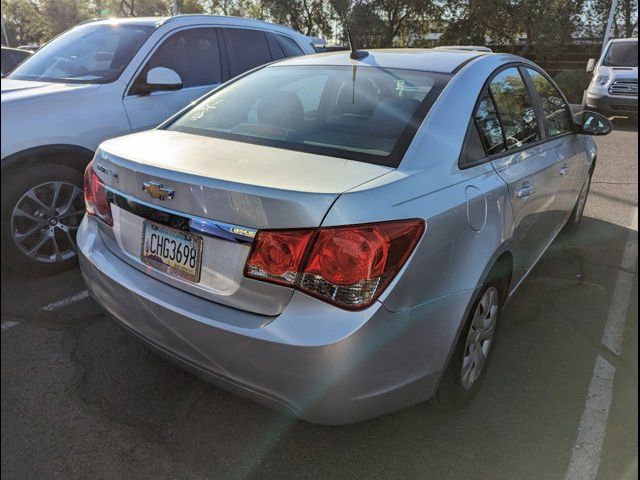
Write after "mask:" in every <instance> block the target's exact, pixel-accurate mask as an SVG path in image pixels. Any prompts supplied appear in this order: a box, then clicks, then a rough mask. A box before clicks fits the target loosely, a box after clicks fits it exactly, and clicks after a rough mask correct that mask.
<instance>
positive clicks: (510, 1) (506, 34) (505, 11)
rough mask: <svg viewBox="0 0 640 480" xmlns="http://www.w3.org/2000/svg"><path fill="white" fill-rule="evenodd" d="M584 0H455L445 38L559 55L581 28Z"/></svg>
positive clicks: (450, 4) (519, 50)
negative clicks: (505, 45) (534, 49)
mask: <svg viewBox="0 0 640 480" xmlns="http://www.w3.org/2000/svg"><path fill="white" fill-rule="evenodd" d="M583 5H584V0H453V1H451V2H448V3H447V16H448V18H450V22H448V24H447V26H446V28H445V31H444V40H445V42H448V43H474V44H478V45H484V44H486V43H494V44H496V43H498V44H507V45H514V46H517V47H518V49H517V51H516V53H519V54H520V55H527V54H528V53H529V52H530V51H531V50H532V49H533V48H534V47H535V48H536V51H537V52H539V53H546V54H551V55H553V54H555V53H558V52H559V51H560V49H561V48H562V46H563V45H566V44H567V43H569V42H570V41H571V37H572V34H573V33H574V32H576V31H579V27H580V22H581V20H582V16H581V13H582V11H583Z"/></svg>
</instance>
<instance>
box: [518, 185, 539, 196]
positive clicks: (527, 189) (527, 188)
mask: <svg viewBox="0 0 640 480" xmlns="http://www.w3.org/2000/svg"><path fill="white" fill-rule="evenodd" d="M534 191H535V190H534V189H533V187H532V186H531V184H530V183H529V182H524V183H523V184H522V188H520V190H518V191H517V192H516V196H517V197H518V198H527V197H530V196H531V195H533V192H534Z"/></svg>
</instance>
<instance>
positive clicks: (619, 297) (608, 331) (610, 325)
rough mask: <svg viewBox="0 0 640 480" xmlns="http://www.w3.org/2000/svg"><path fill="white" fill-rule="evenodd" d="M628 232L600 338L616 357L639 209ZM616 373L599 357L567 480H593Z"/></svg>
mask: <svg viewBox="0 0 640 480" xmlns="http://www.w3.org/2000/svg"><path fill="white" fill-rule="evenodd" d="M629 228H630V230H631V231H630V232H629V234H628V236H627V242H626V244H625V247H624V252H623V254H622V259H621V260H620V271H619V272H618V276H617V278H616V284H615V287H614V290H613V297H612V300H611V305H610V307H609V314H608V316H607V323H606V324H605V328H604V332H603V334H602V344H603V345H604V346H605V347H606V348H608V349H609V350H610V351H611V352H613V353H614V354H616V355H620V354H621V353H622V345H623V340H624V327H625V322H626V319H627V311H628V309H629V303H630V301H631V295H632V294H633V291H632V288H633V280H634V273H632V272H634V270H635V266H636V263H637V261H638V235H637V231H638V208H637V207H636V208H634V209H633V213H632V215H631V221H630V222H629ZM615 373H616V369H615V367H614V366H613V365H611V364H610V363H609V362H608V361H607V360H606V359H605V358H604V357H602V356H601V355H598V356H597V358H596V364H595V366H594V367H593V376H592V377H591V383H590V384H589V391H588V392H587V400H586V403H585V406H584V411H583V412H582V418H581V419H580V425H579V427H578V437H577V438H576V443H575V444H574V446H573V452H572V455H571V463H570V464H569V468H568V470H567V475H566V476H565V479H566V480H595V478H596V477H597V475H598V467H599V466H600V455H601V453H602V444H603V443H604V435H605V430H606V427H607V417H608V415H609V408H610V407H611V399H612V398H613V380H614V378H615Z"/></svg>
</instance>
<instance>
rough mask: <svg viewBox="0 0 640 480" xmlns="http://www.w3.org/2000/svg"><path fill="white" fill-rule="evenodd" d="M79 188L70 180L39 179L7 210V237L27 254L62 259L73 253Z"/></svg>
mask: <svg viewBox="0 0 640 480" xmlns="http://www.w3.org/2000/svg"><path fill="white" fill-rule="evenodd" d="M84 211H85V208H84V197H83V195H82V190H81V189H80V188H79V187H78V186H77V185H74V184H72V183H68V182H62V181H54V182H46V183H42V184H40V185H38V186H36V187H33V188H32V189H31V190H29V191H27V192H26V193H25V194H24V195H23V196H22V197H20V199H19V200H18V202H17V203H16V205H15V207H14V208H13V212H12V214H11V237H12V238H13V241H14V242H15V244H16V246H17V247H18V248H19V249H20V250H21V251H22V252H23V253H24V254H25V255H27V256H28V257H31V258H32V259H34V260H36V261H38V262H43V263H57V262H63V261H65V260H68V259H70V258H73V257H74V256H75V255H76V244H75V233H76V231H77V229H78V227H79V226H80V222H81V221H82V216H83V215H84Z"/></svg>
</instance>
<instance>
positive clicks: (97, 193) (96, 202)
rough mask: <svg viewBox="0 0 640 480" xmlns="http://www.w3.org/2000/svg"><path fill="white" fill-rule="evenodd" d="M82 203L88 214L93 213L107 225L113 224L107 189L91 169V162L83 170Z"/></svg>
mask: <svg viewBox="0 0 640 480" xmlns="http://www.w3.org/2000/svg"><path fill="white" fill-rule="evenodd" d="M84 203H85V206H86V209H87V213H88V214H89V215H93V216H94V217H97V218H99V219H100V220H102V221H103V222H105V223H106V224H107V225H109V226H113V217H112V216H111V204H110V203H109V198H108V196H107V189H106V187H105V185H104V183H103V182H102V180H100V177H98V174H97V173H96V172H95V170H94V169H93V162H90V163H89V165H87V168H86V169H85V171H84Z"/></svg>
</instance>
